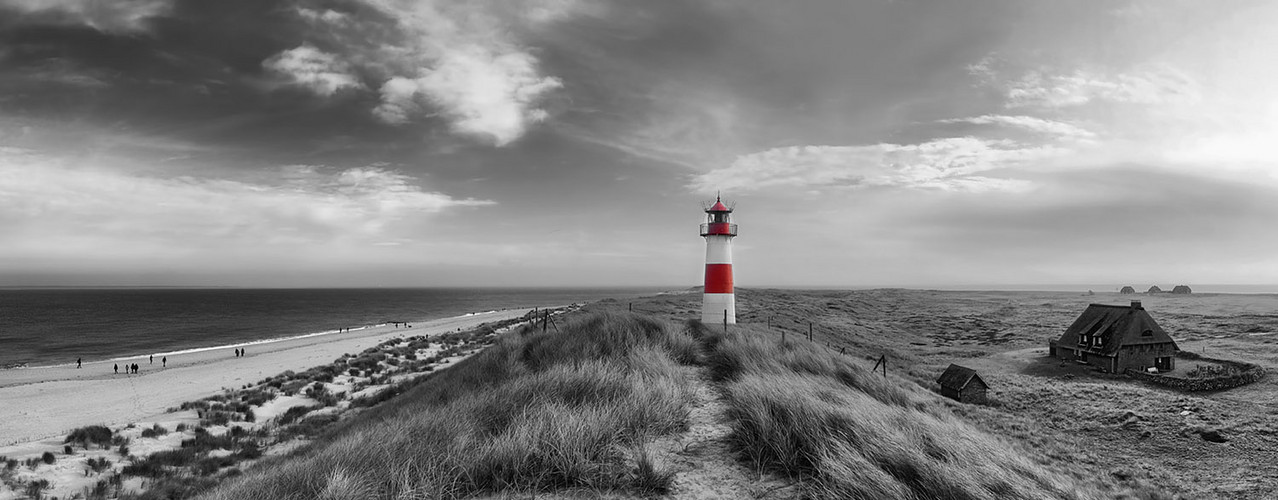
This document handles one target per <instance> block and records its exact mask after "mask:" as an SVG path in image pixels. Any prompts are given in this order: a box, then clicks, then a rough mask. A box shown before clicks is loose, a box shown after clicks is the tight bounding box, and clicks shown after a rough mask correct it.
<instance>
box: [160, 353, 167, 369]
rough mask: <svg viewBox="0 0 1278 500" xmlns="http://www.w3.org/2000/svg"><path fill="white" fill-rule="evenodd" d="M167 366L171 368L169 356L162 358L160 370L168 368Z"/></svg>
mask: <svg viewBox="0 0 1278 500" xmlns="http://www.w3.org/2000/svg"><path fill="white" fill-rule="evenodd" d="M166 366H169V357H168V356H165V357H163V358H160V368H164V367H166Z"/></svg>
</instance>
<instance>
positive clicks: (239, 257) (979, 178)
mask: <svg viewBox="0 0 1278 500" xmlns="http://www.w3.org/2000/svg"><path fill="white" fill-rule="evenodd" d="M1273 26H1278V2H1271V1H1264V0H1254V1H1236V0H1223V1H1214V2H1200V1H1184V0H1114V1H1097V2H1086V3H1085V4H1079V3H1077V2H1066V1H1050V0H955V1H946V2H933V1H919V0H896V1H889V0H864V1H857V2H848V1H845V0H798V1H792V2H776V1H770V0H731V1H729V0H722V1H716V0H701V1H694V0H684V1H668V0H646V1H642V2H637V1H606V0H601V1H585V0H524V1H497V0H287V1H285V0H220V1H217V2H209V1H204V0H110V1H106V0H0V286H46V285H55V286H70V285H95V286H96V285H120V286H131V285H172V286H179V285H200V286H204V285H213V286H268V287H293V286H361V287H362V286H617V287H627V286H680V287H682V286H694V285H698V284H700V281H701V278H702V273H703V263H704V260H703V259H704V247H705V242H704V240H703V239H702V238H700V237H699V236H698V233H697V228H698V224H699V223H700V222H702V221H703V219H704V217H705V215H704V213H703V212H702V207H703V205H702V204H703V203H704V202H706V201H712V200H713V199H714V197H715V196H716V193H722V196H723V198H724V200H725V201H731V202H733V203H735V209H736V211H735V212H734V214H733V215H734V218H735V222H737V223H738V224H739V227H740V230H739V236H738V237H737V238H736V239H735V240H734V252H735V261H734V263H735V266H734V269H735V273H736V283H737V286H744V287H767V286H820V287H840V286H848V287H854V286H952V285H962V284H979V285H998V284H1034V283H1044V284H1062V283H1066V284H1067V283H1111V284H1132V285H1136V286H1137V288H1141V289H1143V288H1145V287H1147V286H1148V285H1152V284H1157V285H1160V286H1163V287H1164V288H1168V287H1169V286H1171V285H1176V284H1190V285H1193V284H1196V283H1237V284H1269V283H1278V251H1275V250H1274V249H1275V248H1278V149H1276V148H1278V85H1275V84H1274V82H1275V81H1278V63H1276V62H1275V61H1278V60H1275V59H1274V55H1273V49H1274V47H1278V30H1275V29H1273Z"/></svg>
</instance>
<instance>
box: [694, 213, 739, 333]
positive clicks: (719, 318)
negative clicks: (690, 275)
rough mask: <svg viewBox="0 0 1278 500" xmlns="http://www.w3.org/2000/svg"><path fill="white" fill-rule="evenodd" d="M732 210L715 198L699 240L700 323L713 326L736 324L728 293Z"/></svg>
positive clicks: (734, 305)
mask: <svg viewBox="0 0 1278 500" xmlns="http://www.w3.org/2000/svg"><path fill="white" fill-rule="evenodd" d="M731 214H732V209H731V208H728V207H726V206H724V204H723V202H722V201H721V200H719V199H718V198H717V197H716V198H715V200H714V205H713V206H711V207H710V208H707V209H706V223H705V224H702V225H701V236H703V237H705V239H706V281H705V294H704V295H702V298H701V322H702V323H706V324H717V323H723V322H724V321H727V322H728V323H730V324H735V323H736V322H737V300H736V295H734V293H733V289H732V238H733V237H734V236H736V235H737V225H736V224H733V223H732V217H731Z"/></svg>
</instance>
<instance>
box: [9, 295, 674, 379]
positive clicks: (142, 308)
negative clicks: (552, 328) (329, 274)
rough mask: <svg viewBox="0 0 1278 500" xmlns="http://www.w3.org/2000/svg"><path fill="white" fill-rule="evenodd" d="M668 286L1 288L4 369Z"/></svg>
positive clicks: (588, 298) (590, 299)
mask: <svg viewBox="0 0 1278 500" xmlns="http://www.w3.org/2000/svg"><path fill="white" fill-rule="evenodd" d="M662 290H663V289H661V288H372V289H332V288H324V289H242V288H26V289H0V368H15V367H22V366H28V367H30V366H46V365H62V364H70V363H75V361H76V359H77V358H83V359H84V361H86V362H88V361H95V360H104V359H113V358H119V357H126V356H136V355H145V354H155V353H169V352H178V351H186V350H198V349H205V348H213V347H218V346H227V345H234V344H243V343H249V342H260V341H268V340H273V339H282V338H289V337H298V336H304V335H314V334H322V333H332V332H336V331H337V330H338V329H340V328H352V329H354V328H361V327H367V326H372V325H378V324H385V323H389V322H392V321H409V322H415V321H423V320H431V319H439V318H447V317H454V316H463V315H466V314H473V313H481V312H486V311H495V310H501V309H513V308H532V307H547V306H561V305H568V304H574V303H584V302H593V301H597V300H602V299H609V298H612V299H617V300H624V299H627V298H635V297H640V296H644V295H652V294H656V293H659V292H661V291H662Z"/></svg>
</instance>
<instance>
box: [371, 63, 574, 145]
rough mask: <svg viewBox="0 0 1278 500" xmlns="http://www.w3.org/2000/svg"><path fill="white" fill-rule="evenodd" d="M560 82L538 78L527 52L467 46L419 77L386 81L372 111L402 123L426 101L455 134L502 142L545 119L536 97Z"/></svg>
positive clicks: (423, 108) (508, 140)
mask: <svg viewBox="0 0 1278 500" xmlns="http://www.w3.org/2000/svg"><path fill="white" fill-rule="evenodd" d="M562 86H563V84H562V83H561V82H560V81H559V79H557V78H554V77H542V76H539V75H538V74H537V70H536V59H534V58H533V57H532V56H530V55H528V54H525V53H521V52H510V53H502V54H499V53H494V52H492V51H490V50H488V49H486V48H483V47H479V46H470V47H466V48H460V49H454V50H450V51H448V52H447V53H445V54H443V55H442V56H440V57H439V58H438V59H437V60H435V61H434V67H433V68H431V69H430V70H429V71H427V72H426V73H425V74H424V75H423V76H421V77H419V78H404V77H395V78H392V79H390V80H388V81H387V82H386V84H384V85H383V86H382V89H381V93H382V103H381V105H379V106H378V107H377V108H376V109H375V110H374V111H373V113H374V114H375V115H376V116H377V117H378V118H381V119H382V120H384V121H386V122H387V123H396V124H399V123H406V122H407V121H409V119H410V117H411V116H412V115H414V114H416V113H420V112H423V111H424V110H425V106H424V105H423V104H424V103H428V104H430V105H433V106H434V107H436V108H438V109H440V110H441V111H440V113H441V114H442V115H443V116H445V117H447V118H449V120H450V122H451V125H452V128H453V130H455V131H457V132H458V133H461V134H466V135H479V136H488V137H490V138H491V139H492V140H493V142H494V143H495V144H496V145H498V146H502V145H505V144H508V143H510V142H511V141H513V140H515V139H518V138H519V137H520V136H522V135H523V134H524V132H525V130H526V129H527V127H528V125H529V124H531V123H536V122H539V121H542V120H545V119H546V117H547V113H546V112H545V111H544V110H542V109H539V108H537V107H536V106H535V104H536V101H537V100H538V99H539V98H541V97H542V96H543V95H544V94H546V93H548V92H549V91H551V90H554V89H557V88H559V87H562ZM419 98H420V99H419ZM423 101H424V103H423Z"/></svg>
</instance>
